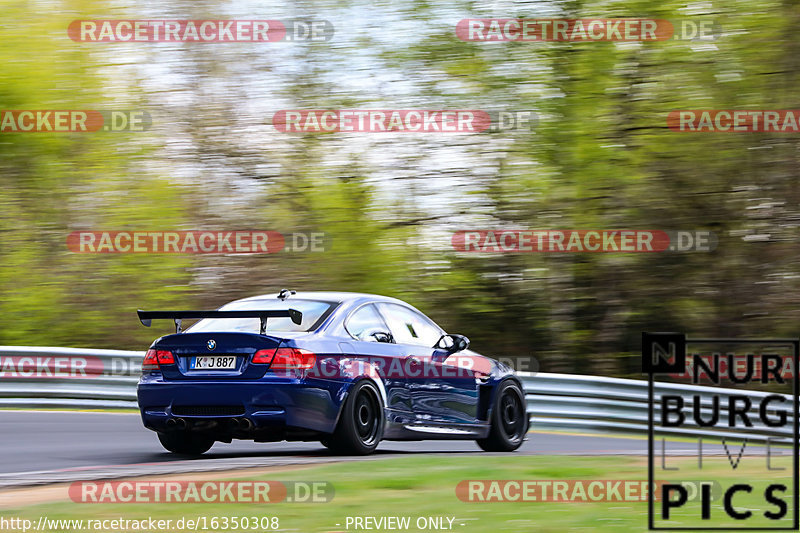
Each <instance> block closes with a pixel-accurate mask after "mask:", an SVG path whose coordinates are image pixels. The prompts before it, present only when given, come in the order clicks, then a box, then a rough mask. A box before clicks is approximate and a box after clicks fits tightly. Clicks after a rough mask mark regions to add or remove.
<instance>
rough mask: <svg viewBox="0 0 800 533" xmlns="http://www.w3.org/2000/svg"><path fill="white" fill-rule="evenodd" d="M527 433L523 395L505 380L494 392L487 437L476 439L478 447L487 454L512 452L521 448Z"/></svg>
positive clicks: (517, 386) (518, 388)
mask: <svg viewBox="0 0 800 533" xmlns="http://www.w3.org/2000/svg"><path fill="white" fill-rule="evenodd" d="M527 432H528V412H527V409H526V408H525V394H524V393H523V392H522V389H521V388H520V387H519V385H517V383H516V382H515V381H511V380H506V381H504V382H502V383H501V384H500V385H499V386H498V387H497V391H496V392H495V396H494V405H493V407H492V416H491V428H490V430H489V435H488V436H487V437H486V438H485V439H478V440H477V443H478V446H480V447H481V448H482V449H483V450H484V451H487V452H513V451H514V450H516V449H517V448H519V447H520V446H522V441H523V440H525V434H526V433H527Z"/></svg>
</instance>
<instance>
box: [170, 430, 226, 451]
mask: <svg viewBox="0 0 800 533" xmlns="http://www.w3.org/2000/svg"><path fill="white" fill-rule="evenodd" d="M158 440H159V441H160V442H161V445H162V446H163V447H164V448H166V449H167V450H168V451H170V452H172V453H177V454H180V455H202V454H204V453H205V452H207V451H208V450H210V449H211V447H212V446H213V445H214V439H212V438H211V437H206V436H203V435H197V434H193V433H189V432H179V431H176V432H170V433H161V432H159V434H158Z"/></svg>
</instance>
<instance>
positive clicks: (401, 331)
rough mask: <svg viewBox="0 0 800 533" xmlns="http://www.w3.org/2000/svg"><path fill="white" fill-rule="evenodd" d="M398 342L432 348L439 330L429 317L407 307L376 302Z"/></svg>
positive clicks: (437, 338)
mask: <svg viewBox="0 0 800 533" xmlns="http://www.w3.org/2000/svg"><path fill="white" fill-rule="evenodd" d="M377 306H378V308H379V309H380V311H381V314H382V315H383V317H384V318H385V319H386V323H387V324H388V325H389V329H390V330H391V332H392V335H394V341H395V342H396V343H398V344H415V345H418V346H425V347H427V348H432V347H433V345H434V344H436V341H438V340H439V337H441V336H442V332H441V330H440V329H439V328H438V327H437V326H436V325H435V324H433V323H432V322H431V321H430V320H429V319H427V318H426V317H424V316H422V315H421V314H419V313H416V312H414V311H412V310H411V309H409V308H407V307H403V306H402V305H397V304H385V303H379V304H377Z"/></svg>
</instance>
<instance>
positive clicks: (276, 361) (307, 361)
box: [269, 348, 317, 370]
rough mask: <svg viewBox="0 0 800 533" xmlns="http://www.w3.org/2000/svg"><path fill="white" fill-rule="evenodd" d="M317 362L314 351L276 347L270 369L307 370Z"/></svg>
mask: <svg viewBox="0 0 800 533" xmlns="http://www.w3.org/2000/svg"><path fill="white" fill-rule="evenodd" d="M316 362H317V356H316V355H315V354H314V352H309V351H308V350H303V349H302V348H278V349H277V350H275V356H274V357H273V358H272V364H271V365H270V367H269V368H270V370H288V369H299V370H308V369H309V368H312V367H313V366H314V363H316Z"/></svg>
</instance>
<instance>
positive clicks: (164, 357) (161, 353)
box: [156, 350, 175, 365]
mask: <svg viewBox="0 0 800 533" xmlns="http://www.w3.org/2000/svg"><path fill="white" fill-rule="evenodd" d="M156 356H157V357H158V364H160V365H174V364H175V357H173V355H172V352H169V351H167V350H158V351H156Z"/></svg>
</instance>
